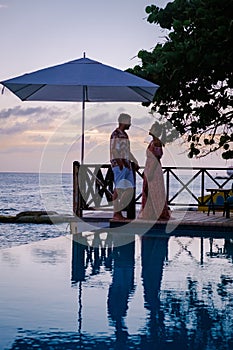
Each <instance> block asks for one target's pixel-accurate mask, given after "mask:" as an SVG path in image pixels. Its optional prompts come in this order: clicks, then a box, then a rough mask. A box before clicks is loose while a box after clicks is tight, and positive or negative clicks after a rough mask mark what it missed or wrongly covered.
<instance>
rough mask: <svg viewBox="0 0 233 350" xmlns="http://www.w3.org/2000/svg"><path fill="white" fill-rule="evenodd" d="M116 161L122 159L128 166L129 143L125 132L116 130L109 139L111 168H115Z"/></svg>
mask: <svg viewBox="0 0 233 350" xmlns="http://www.w3.org/2000/svg"><path fill="white" fill-rule="evenodd" d="M116 159H124V161H126V162H128V163H129V166H130V142H129V137H128V135H127V133H126V132H125V131H122V130H120V129H119V128H117V129H116V130H114V131H113V133H112V134H111V137H110V162H111V165H112V167H114V166H117V165H118V163H117V161H116Z"/></svg>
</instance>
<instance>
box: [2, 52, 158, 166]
mask: <svg viewBox="0 0 233 350" xmlns="http://www.w3.org/2000/svg"><path fill="white" fill-rule="evenodd" d="M1 84H2V85H4V86H5V87H7V88H8V89H9V90H10V91H12V92H13V93H14V94H15V95H17V96H18V97H19V98H20V99H21V100H22V101H70V102H75V101H76V102H82V144H81V163H83V159H84V129H85V124H84V123H85V103H86V102H151V101H152V100H153V97H154V94H155V92H156V90H157V89H158V87H159V86H158V85H156V84H154V83H151V82H149V81H147V80H145V79H142V78H140V77H137V76H136V75H133V74H130V73H128V72H124V71H122V70H119V69H116V68H113V67H111V66H107V65H104V64H102V63H100V62H97V61H94V60H91V59H89V58H87V57H85V54H84V57H83V58H80V59H77V60H73V61H69V62H66V63H63V64H60V65H56V66H52V67H48V68H45V69H41V70H38V71H35V72H32V73H28V74H24V75H21V76H18V77H15V78H12V79H8V80H4V81H1Z"/></svg>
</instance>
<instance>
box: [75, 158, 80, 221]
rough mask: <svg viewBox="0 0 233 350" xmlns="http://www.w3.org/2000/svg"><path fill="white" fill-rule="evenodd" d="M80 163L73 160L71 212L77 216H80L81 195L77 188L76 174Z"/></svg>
mask: <svg viewBox="0 0 233 350" xmlns="http://www.w3.org/2000/svg"><path fill="white" fill-rule="evenodd" d="M79 169H80V163H79V162H78V161H74V162H73V212H74V214H75V215H77V216H78V217H82V196H81V193H80V189H79V183H78V175H79Z"/></svg>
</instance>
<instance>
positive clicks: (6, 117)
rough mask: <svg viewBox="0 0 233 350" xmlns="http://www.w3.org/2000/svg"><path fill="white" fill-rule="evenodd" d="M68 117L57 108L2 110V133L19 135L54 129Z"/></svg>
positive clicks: (0, 116)
mask: <svg viewBox="0 0 233 350" xmlns="http://www.w3.org/2000/svg"><path fill="white" fill-rule="evenodd" d="M66 117H67V113H66V111H64V110H63V109H59V108H56V107H28V108H22V107H21V106H15V107H13V108H8V109H3V110H0V120H2V122H1V128H0V133H1V134H5V135H9V134H18V133H22V132H24V131H29V130H46V131H48V130H50V129H54V127H56V126H57V124H58V123H60V121H61V120H63V119H65V118H66Z"/></svg>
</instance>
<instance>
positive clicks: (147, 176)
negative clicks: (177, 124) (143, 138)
mask: <svg viewBox="0 0 233 350" xmlns="http://www.w3.org/2000/svg"><path fill="white" fill-rule="evenodd" d="M149 135H151V136H152V141H151V142H150V144H149V146H148V148H147V150H146V164H145V170H144V178H143V190H142V207H141V211H140V214H139V218H140V219H145V220H169V219H170V212H169V210H168V206H167V201H166V193H165V187H164V179H163V171H162V167H161V163H160V159H161V157H162V155H163V146H164V145H163V143H162V141H161V140H160V139H159V137H160V138H162V139H163V137H164V135H163V133H162V126H161V125H160V124H159V123H158V122H155V123H154V124H153V125H152V126H151V128H150V130H149Z"/></svg>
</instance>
